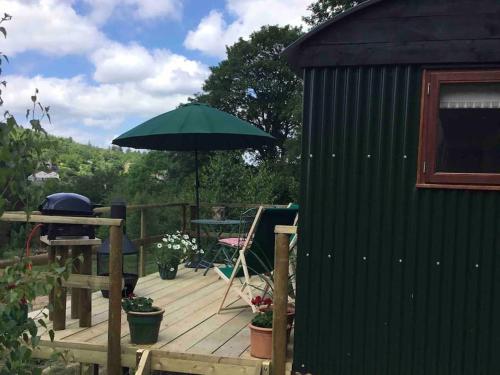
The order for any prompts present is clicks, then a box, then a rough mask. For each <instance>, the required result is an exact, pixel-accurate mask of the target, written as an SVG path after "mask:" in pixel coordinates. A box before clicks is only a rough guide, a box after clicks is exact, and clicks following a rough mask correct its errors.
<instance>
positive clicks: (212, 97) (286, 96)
mask: <svg viewBox="0 0 500 375" xmlns="http://www.w3.org/2000/svg"><path fill="white" fill-rule="evenodd" d="M300 35H301V30H300V29H298V28H293V27H290V26H286V27H278V26H265V27H263V28H261V29H260V30H259V31H257V32H255V33H253V34H252V35H250V38H249V40H244V39H241V38H240V39H239V41H238V42H236V43H235V44H234V45H232V46H231V47H227V59H226V60H223V61H222V62H220V63H219V65H217V66H215V67H212V68H210V69H211V74H210V76H209V78H208V79H207V80H206V81H205V84H204V85H203V92H202V93H201V94H198V95H196V97H195V98H194V99H191V100H192V101H197V102H204V103H207V104H209V105H212V106H213V107H216V108H218V109H220V110H223V111H226V112H229V113H231V114H233V115H236V116H238V117H240V118H241V119H243V120H246V121H248V122H251V123H253V124H254V125H256V126H257V127H259V128H260V129H262V130H264V131H266V132H268V133H270V134H271V135H272V136H274V137H275V138H277V139H278V149H275V148H268V149H265V150H263V151H262V152H260V153H258V154H256V156H257V158H258V159H266V158H272V159H274V158H276V157H279V156H284V155H285V154H286V150H285V140H286V139H288V138H291V137H295V136H296V135H297V133H298V132H299V129H300V124H301V115H300V113H301V112H300V108H301V102H302V81H301V80H300V78H298V77H297V76H296V75H295V74H294V73H293V72H292V71H291V70H290V68H289V67H288V65H287V64H286V62H285V61H284V60H283V59H282V58H281V52H282V51H283V49H284V48H285V47H286V46H288V45H289V44H291V43H292V42H293V41H295V40H296V39H297V38H298V37H299V36H300Z"/></svg>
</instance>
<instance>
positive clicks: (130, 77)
mask: <svg viewBox="0 0 500 375" xmlns="http://www.w3.org/2000/svg"><path fill="white" fill-rule="evenodd" d="M310 2H311V0H2V7H1V8H0V12H7V13H9V14H11V15H12V16H13V19H12V20H11V21H10V22H8V23H7V24H5V26H6V28H7V31H8V38H7V39H6V40H2V41H0V43H1V44H0V51H2V52H4V53H5V54H7V55H8V56H9V58H10V61H11V62H10V64H8V65H7V66H5V67H4V72H3V74H4V76H3V78H2V79H6V80H7V81H8V87H7V89H6V90H5V92H4V95H3V99H4V100H5V103H4V110H9V111H11V112H12V113H15V114H16V117H17V118H18V120H19V119H21V120H22V119H23V114H24V113H25V109H26V108H27V107H28V106H29V104H30V103H29V98H30V95H31V94H32V92H33V91H34V90H35V88H38V89H39V90H40V100H41V101H42V103H43V104H44V105H50V106H51V116H52V120H53V121H52V124H48V123H45V128H46V129H47V131H48V132H49V133H52V134H56V135H60V136H65V137H72V138H73V139H75V140H76V141H78V142H82V143H89V142H90V143H92V144H94V145H98V146H102V147H106V146H108V145H109V144H110V141H111V140H112V139H113V138H114V137H116V136H117V135H119V134H121V133H122V132H124V131H126V130H128V129H130V128H131V127H133V126H135V125H138V124H139V123H140V122H142V121H144V120H146V119H148V118H150V117H152V116H155V115H158V114H160V113H163V112H166V111H168V110H171V109H174V108H175V107H176V106H177V105H178V104H180V103H182V102H185V101H186V99H187V98H188V97H189V96H191V95H193V94H194V93H196V92H199V91H200V90H201V86H202V84H203V81H204V80H205V79H206V78H207V77H208V74H209V67H210V66H213V65H216V64H217V63H218V62H220V61H221V60H222V59H224V58H225V46H226V45H231V44H232V43H234V42H235V41H236V40H237V39H238V38H239V37H242V38H246V37H248V35H249V34H250V33H251V32H253V31H255V30H258V29H259V28H260V27H261V26H263V25H266V24H279V25H286V24H292V25H299V26H300V25H302V21H301V17H302V16H303V15H305V14H307V11H306V8H307V5H308V4H309V3H310Z"/></svg>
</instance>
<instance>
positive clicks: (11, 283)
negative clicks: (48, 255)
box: [0, 261, 70, 375]
mask: <svg viewBox="0 0 500 375" xmlns="http://www.w3.org/2000/svg"><path fill="white" fill-rule="evenodd" d="M69 264H70V263H69V261H68V263H67V264H66V265H64V266H62V267H59V266H54V265H52V266H51V267H50V269H49V271H48V272H44V273H41V272H37V271H34V270H32V269H31V268H30V267H28V263H26V262H24V261H21V262H19V263H16V264H14V265H13V266H11V267H7V268H6V269H5V271H4V272H3V274H2V275H1V276H0V355H1V357H2V361H3V366H2V369H0V375H7V374H40V373H41V369H37V368H34V367H33V366H34V365H33V361H32V353H33V348H36V347H37V346H38V344H39V342H40V335H39V334H38V326H37V323H38V324H39V325H40V326H41V327H43V328H45V329H47V325H46V323H45V320H44V319H45V318H47V315H46V313H45V312H43V311H44V310H42V313H41V314H40V316H36V317H28V315H27V312H28V306H29V304H30V303H31V301H33V300H34V299H35V298H36V297H37V296H40V295H47V294H48V293H49V292H50V291H51V290H52V288H53V287H54V286H55V285H56V283H57V279H58V278H60V277H62V278H67V276H68V274H69V271H68V270H69V269H70V267H69ZM48 308H49V309H51V308H52V306H48ZM48 332H49V336H50V338H51V339H53V338H54V332H53V331H52V330H49V331H48Z"/></svg>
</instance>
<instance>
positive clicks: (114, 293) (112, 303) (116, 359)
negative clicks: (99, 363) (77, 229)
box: [107, 226, 123, 375]
mask: <svg viewBox="0 0 500 375" xmlns="http://www.w3.org/2000/svg"><path fill="white" fill-rule="evenodd" d="M109 231H110V254H109V278H110V284H111V285H110V288H109V319H108V360H107V371H108V372H107V374H109V375H122V366H121V345H120V340H121V324H122V312H121V309H122V307H121V299H122V267H123V264H122V263H123V258H122V238H123V229H122V227H121V226H120V227H117V226H113V227H110V228H109Z"/></svg>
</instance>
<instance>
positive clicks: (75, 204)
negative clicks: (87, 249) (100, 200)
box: [38, 193, 97, 240]
mask: <svg viewBox="0 0 500 375" xmlns="http://www.w3.org/2000/svg"><path fill="white" fill-rule="evenodd" d="M95 207H97V205H95V204H92V202H91V201H90V199H89V198H87V197H84V196H83V195H80V194H75V193H56V194H52V195H49V196H48V197H46V198H45V200H44V201H43V202H42V204H41V205H40V206H39V207H38V209H39V211H40V212H41V213H42V214H43V215H57V216H83V217H93V216H96V215H95V214H94V208H95ZM41 235H42V236H47V237H48V238H49V240H54V239H55V238H56V237H67V236H72V237H73V236H76V237H80V236H88V237H89V238H91V239H92V238H95V227H94V226H93V225H82V224H46V225H44V226H43V227H42V229H41Z"/></svg>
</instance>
